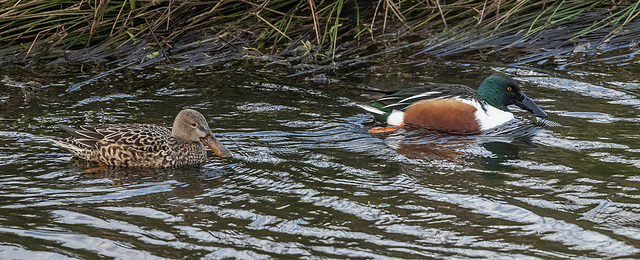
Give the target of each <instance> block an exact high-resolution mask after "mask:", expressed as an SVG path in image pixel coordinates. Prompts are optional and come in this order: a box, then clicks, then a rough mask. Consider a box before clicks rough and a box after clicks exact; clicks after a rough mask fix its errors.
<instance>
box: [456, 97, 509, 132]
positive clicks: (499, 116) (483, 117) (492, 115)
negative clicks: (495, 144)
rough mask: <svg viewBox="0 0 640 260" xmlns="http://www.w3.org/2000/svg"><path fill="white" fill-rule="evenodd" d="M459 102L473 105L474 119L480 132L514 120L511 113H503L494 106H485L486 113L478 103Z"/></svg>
mask: <svg viewBox="0 0 640 260" xmlns="http://www.w3.org/2000/svg"><path fill="white" fill-rule="evenodd" d="M460 100H461V101H463V102H465V103H467V104H470V105H473V106H474V107H475V108H476V109H477V110H476V119H477V120H478V123H479V124H480V129H481V130H482V131H484V130H487V129H491V128H494V127H496V126H499V125H502V124H504V123H506V122H509V121H511V120H513V119H514V116H513V114H512V113H511V112H507V111H503V110H500V109H497V108H495V107H494V106H491V105H487V106H486V108H487V111H484V109H482V106H481V105H480V103H478V102H476V101H473V100H466V99H460Z"/></svg>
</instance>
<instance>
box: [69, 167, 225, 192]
mask: <svg viewBox="0 0 640 260" xmlns="http://www.w3.org/2000/svg"><path fill="white" fill-rule="evenodd" d="M97 166H98V164H97V163H93V162H89V161H86V160H81V159H77V158H73V159H71V160H70V161H69V169H70V170H71V172H73V173H75V174H76V175H77V177H78V180H79V181H81V182H85V183H87V184H88V185H91V186H130V187H138V186H139V185H141V184H142V185H150V186H153V185H154V183H157V184H161V183H168V182H170V183H171V186H172V187H171V188H169V189H170V190H171V191H170V192H168V193H167V194H172V195H170V196H175V197H179V198H192V197H194V196H197V195H199V194H203V193H205V192H206V190H209V189H211V188H216V187H220V186H222V184H223V183H224V181H225V180H226V176H227V175H228V174H230V173H232V172H233V166H231V165H192V166H184V167H178V168H165V169H161V168H143V167H119V166H102V167H97ZM187 187H188V188H187ZM165 195H166V194H165Z"/></svg>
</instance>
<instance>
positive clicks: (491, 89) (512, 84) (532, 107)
mask: <svg viewBox="0 0 640 260" xmlns="http://www.w3.org/2000/svg"><path fill="white" fill-rule="evenodd" d="M478 95H479V96H480V98H482V99H483V100H484V101H486V102H487V103H488V104H489V105H492V106H494V107H496V108H498V109H500V110H504V111H509V109H508V108H507V106H509V105H516V106H518V107H520V108H522V109H524V110H527V111H529V112H531V113H532V114H534V115H536V116H539V117H547V113H545V112H544V111H542V109H540V107H538V105H536V103H534V102H533V100H531V99H530V98H529V97H527V96H526V95H525V94H524V93H522V90H521V89H520V87H518V82H517V81H516V80H515V79H513V78H512V77H509V76H508V75H506V74H502V73H495V74H493V75H491V76H489V77H488V78H486V79H485V80H484V81H483V82H482V84H480V87H479V88H478Z"/></svg>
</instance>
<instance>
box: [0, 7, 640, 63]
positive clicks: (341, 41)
mask: <svg viewBox="0 0 640 260" xmlns="http://www.w3.org/2000/svg"><path fill="white" fill-rule="evenodd" d="M639 5H640V1H625V0H618V1H616V0H556V1H554V0H514V1H505V0H448V1H445V0H378V1H358V0H334V1H327V0H320V1H317V0H144V1H143V0H81V1H76V0H29V1H25V0H5V1H0V58H1V62H0V63H6V62H16V61H20V60H37V59H39V58H55V57H61V56H65V55H66V54H67V51H69V50H79V49H87V50H88V51H89V52H91V53H92V56H93V57H94V58H95V56H100V54H102V55H107V54H109V55H110V54H113V53H118V52H121V51H123V50H124V49H129V50H140V49H141V48H142V47H141V46H144V48H146V49H145V50H146V51H143V53H142V54H141V56H140V57H139V58H140V59H141V60H142V59H145V58H153V57H156V56H162V57H164V58H165V59H167V61H168V62H172V61H171V60H170V58H169V57H170V56H171V55H168V54H167V53H168V52H170V51H172V49H173V48H175V47H176V45H180V46H189V45H191V46H193V44H205V43H215V45H207V46H209V47H207V48H209V51H210V53H215V51H225V50H232V51H235V52H238V53H242V52H243V51H244V52H250V51H258V52H259V53H261V54H272V55H274V54H275V55H278V54H286V53H290V52H292V51H294V50H301V52H300V54H299V55H306V56H309V57H312V58H313V59H316V60H317V59H325V60H335V59H336V58H339V56H340V52H339V51H340V48H341V46H343V47H344V48H347V49H348V48H349V46H358V45H360V46H363V45H364V46H366V45H368V44H372V43H380V42H389V41H390V40H392V39H399V38H403V37H407V36H413V37H415V36H417V37H418V39H417V40H415V41H411V44H419V45H420V46H424V50H425V51H427V50H433V49H434V48H438V47H440V48H442V49H443V51H444V52H446V53H448V54H454V53H456V52H460V51H461V50H462V49H464V48H468V46H472V45H474V44H475V45H478V44H483V43H486V44H494V45H495V44H497V42H496V41H497V40H500V41H502V42H501V43H500V44H503V45H504V46H505V47H508V46H513V45H514V44H521V43H527V42H529V43H530V42H532V41H534V40H537V39H538V38H536V37H540V35H542V34H541V33H542V32H544V31H546V30H548V29H552V28H560V26H567V25H569V24H578V26H573V27H571V28H574V29H573V30H568V31H567V30H564V31H560V32H559V34H562V35H565V37H561V38H562V40H563V41H576V40H580V39H582V38H584V37H589V36H590V35H593V33H594V32H602V31H603V30H606V33H605V34H598V36H597V37H600V38H599V39H597V40H598V41H601V42H602V41H606V40H610V39H611V38H613V37H615V36H616V35H618V34H620V33H623V30H622V28H623V27H624V26H625V25H627V24H629V23H630V22H632V21H633V20H634V19H636V18H637V17H638V14H640V6H639ZM505 39H508V40H507V42H506V44H505ZM549 40H555V39H549ZM463 42H464V43H468V44H467V45H464V46H463V45H461V44H460V43H463ZM354 43H355V44H354ZM356 44H357V45H356ZM205 45H206V44H205ZM198 46H203V45H198ZM211 46H217V47H216V48H214V49H211V48H210V47H211ZM465 46H466V47H465ZM351 48H353V47H351ZM294 54H295V53H294Z"/></svg>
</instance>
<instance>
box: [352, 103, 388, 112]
mask: <svg viewBox="0 0 640 260" xmlns="http://www.w3.org/2000/svg"><path fill="white" fill-rule="evenodd" d="M358 106H359V107H360V108H362V109H364V110H367V111H369V112H371V113H374V114H376V115H384V114H388V112H385V111H382V110H380V109H378V108H376V107H373V106H370V105H362V104H358Z"/></svg>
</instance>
